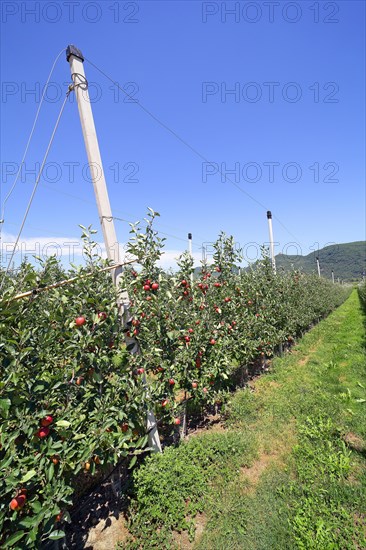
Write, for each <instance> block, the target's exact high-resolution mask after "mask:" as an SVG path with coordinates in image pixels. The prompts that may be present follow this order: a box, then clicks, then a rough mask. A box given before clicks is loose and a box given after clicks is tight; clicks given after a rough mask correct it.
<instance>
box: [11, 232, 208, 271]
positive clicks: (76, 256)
mask: <svg viewBox="0 0 366 550" xmlns="http://www.w3.org/2000/svg"><path fill="white" fill-rule="evenodd" d="M15 241H16V236H15V235H11V234H10V233H3V234H2V240H1V243H0V256H1V265H2V266H5V265H7V263H8V262H9V259H10V257H11V254H12V251H13V247H14V244H15ZM125 247H126V244H123V243H120V245H119V254H120V261H122V262H123V261H126V260H130V259H131V257H130V256H127V255H126V251H125ZM95 252H96V253H98V254H99V255H101V256H102V257H103V258H105V257H106V249H105V245H104V243H102V242H96V248H95ZM182 252H184V251H183V250H169V249H167V250H163V254H162V256H161V258H160V260H159V262H158V265H159V266H160V267H162V268H163V269H177V259H178V258H179V256H180V255H181V254H182ZM34 256H38V257H40V258H41V259H43V260H44V259H46V258H48V257H50V256H56V257H57V258H58V259H59V260H60V261H61V262H62V264H63V265H64V266H65V267H66V266H67V265H68V264H70V263H75V264H78V263H80V262H82V261H83V245H82V241H81V240H80V239H78V238H76V237H53V238H50V237H27V238H21V239H20V240H19V243H18V245H17V249H16V253H15V255H14V263H15V265H19V263H20V262H21V261H22V260H24V259H25V258H28V259H29V260H31V259H32V258H33V257H34ZM201 258H202V256H201V253H199V252H194V253H193V260H194V265H199V264H200V261H201Z"/></svg>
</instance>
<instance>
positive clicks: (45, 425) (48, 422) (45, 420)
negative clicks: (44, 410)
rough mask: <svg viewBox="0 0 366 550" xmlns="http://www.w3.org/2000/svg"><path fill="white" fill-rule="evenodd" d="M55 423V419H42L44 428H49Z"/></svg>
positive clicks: (46, 417)
mask: <svg viewBox="0 0 366 550" xmlns="http://www.w3.org/2000/svg"><path fill="white" fill-rule="evenodd" d="M52 422H53V417H52V416H50V415H48V416H45V417H44V418H42V420H41V426H43V427H44V428H46V427H47V426H49V425H50V424H52Z"/></svg>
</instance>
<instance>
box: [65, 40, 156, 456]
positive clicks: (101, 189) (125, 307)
mask: <svg viewBox="0 0 366 550" xmlns="http://www.w3.org/2000/svg"><path fill="white" fill-rule="evenodd" d="M66 59H67V61H68V62H69V64H70V70H71V78H72V81H73V83H74V91H75V96H76V100H77V104H78V109H79V115H80V122H81V127H82V131H83V136H84V142H85V148H86V153H87V156H88V161H89V168H90V173H91V178H92V181H93V187H94V192H95V197H96V201H97V207H98V214H99V220H100V223H101V226H102V232H103V238H104V243H105V247H106V252H107V257H108V259H109V260H111V261H113V262H114V263H121V261H120V254H119V243H118V241H117V235H116V231H115V227H114V220H113V215H112V209H111V205H110V202H109V196H108V189H107V184H106V181H105V176H104V170H103V164H102V158H101V155H100V150H99V144H98V138H97V133H96V130H95V125H94V118H93V112H92V108H91V103H90V98H89V93H88V81H87V79H86V77H85V72H84V57H83V54H82V53H81V51H80V50H78V48H76V47H75V46H72V45H70V46H68V47H67V50H66ZM121 272H122V268H121V267H117V268H116V269H115V270H114V271H113V272H112V277H113V282H114V284H115V285H116V286H117V287H118V283H119V276H120V274H121ZM129 305H130V300H129V297H128V294H127V292H122V291H121V292H119V297H118V307H119V310H120V313H121V317H122V319H123V323H124V324H126V323H127V322H129V321H130V320H131V315H130V312H129ZM133 343H134V344H135V347H134V349H133V350H132V353H138V352H139V349H138V344H137V342H136V341H135V340H134V341H133ZM147 432H148V435H149V446H150V447H152V448H153V449H154V450H155V451H157V452H161V443H160V438H159V433H158V429H157V424H156V419H155V416H154V414H153V413H152V412H151V411H148V412H147Z"/></svg>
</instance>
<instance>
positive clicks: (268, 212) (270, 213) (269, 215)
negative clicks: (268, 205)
mask: <svg viewBox="0 0 366 550" xmlns="http://www.w3.org/2000/svg"><path fill="white" fill-rule="evenodd" d="M267 218H268V219H269V220H271V219H272V212H271V211H270V210H268V211H267Z"/></svg>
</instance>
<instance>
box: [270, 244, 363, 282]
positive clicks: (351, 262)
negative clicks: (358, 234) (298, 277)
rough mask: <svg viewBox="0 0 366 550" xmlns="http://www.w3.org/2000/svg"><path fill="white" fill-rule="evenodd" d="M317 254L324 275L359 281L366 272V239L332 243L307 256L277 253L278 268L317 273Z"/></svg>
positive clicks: (329, 277)
mask: <svg viewBox="0 0 366 550" xmlns="http://www.w3.org/2000/svg"><path fill="white" fill-rule="evenodd" d="M316 256H318V257H319V263H320V272H321V275H322V276H323V277H326V278H328V279H331V278H332V269H333V271H334V277H335V279H336V280H337V278H338V277H339V278H340V279H341V280H343V281H355V280H356V281H359V280H360V279H361V278H362V273H363V272H366V241H356V242H353V243H341V244H332V245H330V246H326V247H325V248H322V249H320V250H319V252H318V251H316V252H311V253H310V254H308V255H307V256H291V255H286V254H277V256H276V266H277V269H280V268H284V269H286V270H288V269H301V270H302V271H304V272H305V273H316V272H317V266H316Z"/></svg>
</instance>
